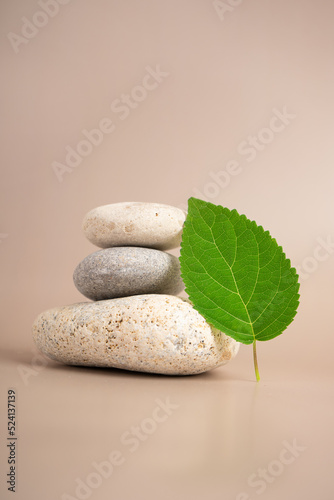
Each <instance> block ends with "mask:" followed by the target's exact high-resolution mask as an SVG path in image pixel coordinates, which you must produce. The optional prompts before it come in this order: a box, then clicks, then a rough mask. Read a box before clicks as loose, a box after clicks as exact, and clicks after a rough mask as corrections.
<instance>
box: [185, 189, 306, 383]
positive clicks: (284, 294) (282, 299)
mask: <svg viewBox="0 0 334 500" xmlns="http://www.w3.org/2000/svg"><path fill="white" fill-rule="evenodd" d="M180 264H181V273H182V278H183V281H184V283H185V286H186V292H187V293H188V295H189V299H190V300H191V302H192V303H193V306H194V307H195V309H197V310H198V312H199V313H200V314H202V316H204V318H205V319H206V320H207V321H208V322H209V323H211V324H212V325H213V326H215V327H216V328H218V329H219V330H220V331H222V332H224V333H225V334H226V335H229V336H230V337H232V338H234V339H235V340H237V341H239V342H242V343H244V344H252V343H253V347H254V351H255V350H256V346H255V341H256V340H261V341H264V340H269V339H272V338H274V337H276V336H277V335H280V334H281V333H282V332H283V331H284V330H285V329H286V328H287V326H288V325H289V324H290V323H291V322H292V320H293V318H294V317H295V315H296V310H297V307H298V304H299V294H298V290H299V283H298V275H297V273H296V270H295V269H294V268H292V267H291V264H290V261H289V260H288V259H287V258H286V257H285V254H284V253H283V250H282V247H279V246H278V244H277V242H276V240H275V239H274V238H272V237H271V236H270V234H269V232H268V231H264V229H263V228H262V227H261V226H258V225H257V224H256V223H255V222H254V221H251V220H249V219H247V217H246V216H245V215H239V214H238V212H237V211H236V210H229V209H228V208H224V207H222V206H219V205H214V204H212V203H208V202H205V201H202V200H198V199H196V198H190V199H189V203H188V216H187V219H186V221H185V225H184V229H183V236H182V244H181V255H180ZM255 358H256V352H255V353H254V361H255ZM257 376H258V374H257Z"/></svg>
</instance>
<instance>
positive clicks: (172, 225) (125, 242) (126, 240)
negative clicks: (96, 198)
mask: <svg viewBox="0 0 334 500" xmlns="http://www.w3.org/2000/svg"><path fill="white" fill-rule="evenodd" d="M185 218H186V213H185V212H184V211H183V210H181V209H180V208H176V207H172V206H169V205H162V204H160V203H140V202H124V203H114V204H112V205H104V206H102V207H98V208H94V209H93V210H91V211H90V212H88V214H87V215H86V216H85V218H84V220H83V223H82V228H83V231H84V234H85V236H86V238H87V239H88V240H89V241H90V242H91V243H93V244H94V245H96V246H98V247H101V248H109V247H115V246H116V247H117V246H130V245H131V246H139V247H149V248H155V249H157V250H170V249H172V248H176V247H178V246H180V244H181V237H182V229H183V223H184V221H185Z"/></svg>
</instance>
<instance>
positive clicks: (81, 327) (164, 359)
mask: <svg viewBox="0 0 334 500" xmlns="http://www.w3.org/2000/svg"><path fill="white" fill-rule="evenodd" d="M33 338H34V340H35V342H36V344H37V346H38V347H39V349H40V350H41V351H42V352H43V353H44V354H46V355H47V356H48V357H50V358H51V359H54V360H56V361H60V362H62V363H66V364H71V365H85V366H101V367H113V368H123V369H126V370H134V371H140V372H150V373H161V374H166V375H192V374H196V373H202V372H205V371H208V370H211V369H212V368H216V367H218V366H221V365H223V364H225V363H227V361H229V360H230V359H232V358H233V357H234V356H235V355H236V354H237V352H238V349H239V343H238V342H236V341H235V340H233V339H231V338H230V337H227V336H226V335H225V334H222V333H220V332H219V331H218V330H216V329H215V328H213V327H211V326H210V325H209V324H208V323H207V322H206V321H205V319H204V318H203V317H202V316H201V315H200V314H199V313H198V312H197V311H196V310H195V309H194V308H193V307H192V305H191V304H190V303H189V302H188V301H187V300H185V299H182V298H181V297H175V296H173V295H152V294H150V295H136V296H133V297H123V298H118V299H110V300H102V301H99V302H85V303H80V304H73V305H69V306H64V307H58V308H56V309H51V310H49V311H46V312H43V313H42V314H40V315H39V316H38V318H37V319H36V321H35V323H34V325H33Z"/></svg>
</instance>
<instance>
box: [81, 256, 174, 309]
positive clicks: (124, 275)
mask: <svg viewBox="0 0 334 500" xmlns="http://www.w3.org/2000/svg"><path fill="white" fill-rule="evenodd" d="M73 281H74V284H75V286H76V287H77V289H78V290H79V292H81V293H82V294H83V295H84V296H85V297H87V298H89V299H92V300H104V299H112V298H115V297H126V296H128V295H141V294H146V293H166V294H171V295H177V294H178V293H180V292H181V291H182V290H183V289H184V284H183V281H182V278H181V272H180V263H179V259H178V258H177V257H175V256H174V255H170V254H169V253H166V252H161V251H160V250H153V249H151V248H141V247H115V248H106V249H104V250H99V251H97V252H94V253H92V254H90V255H88V256H87V257H86V258H85V259H84V260H83V261H81V262H80V264H79V265H78V266H77V267H76V269H75V271H74V274H73Z"/></svg>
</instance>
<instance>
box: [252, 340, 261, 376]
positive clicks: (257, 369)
mask: <svg viewBox="0 0 334 500" xmlns="http://www.w3.org/2000/svg"><path fill="white" fill-rule="evenodd" d="M253 359H254V369H255V375H256V381H257V382H259V380H260V374H259V367H258V364H257V356H256V340H254V341H253Z"/></svg>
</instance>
